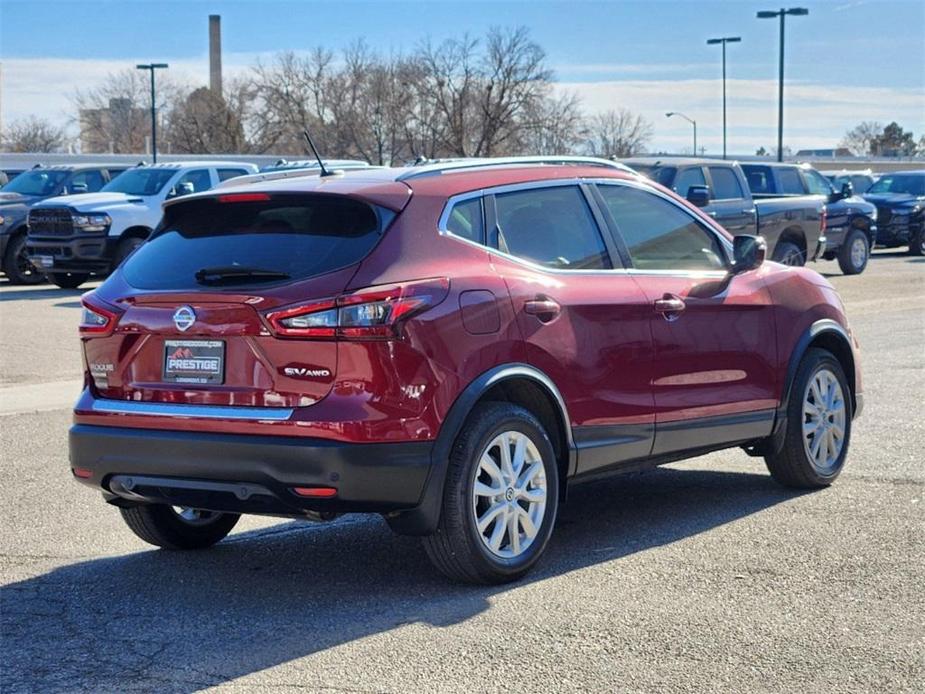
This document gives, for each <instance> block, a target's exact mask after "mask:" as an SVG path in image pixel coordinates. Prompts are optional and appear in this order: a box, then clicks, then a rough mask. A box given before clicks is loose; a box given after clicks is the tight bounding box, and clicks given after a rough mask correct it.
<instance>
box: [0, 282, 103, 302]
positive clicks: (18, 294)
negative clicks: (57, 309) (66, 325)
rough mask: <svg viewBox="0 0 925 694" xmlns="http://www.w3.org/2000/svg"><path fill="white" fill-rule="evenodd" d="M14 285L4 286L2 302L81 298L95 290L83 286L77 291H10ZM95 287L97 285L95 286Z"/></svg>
mask: <svg viewBox="0 0 925 694" xmlns="http://www.w3.org/2000/svg"><path fill="white" fill-rule="evenodd" d="M10 286H12V285H4V286H3V288H2V291H0V301H22V300H23V299H25V300H31V301H37V300H39V299H57V298H60V299H65V298H68V297H72V296H73V297H79V296H80V295H81V294H86V293H87V292H88V291H90V290H91V289H93V286H82V287H78V288H77V289H61V288H59V287H43V288H42V289H8V288H7V287H10ZM94 286H95V285H94Z"/></svg>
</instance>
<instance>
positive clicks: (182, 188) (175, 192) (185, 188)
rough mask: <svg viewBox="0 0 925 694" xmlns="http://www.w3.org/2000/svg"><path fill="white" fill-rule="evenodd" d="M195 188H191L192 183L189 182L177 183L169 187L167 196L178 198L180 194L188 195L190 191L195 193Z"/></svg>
mask: <svg viewBox="0 0 925 694" xmlns="http://www.w3.org/2000/svg"><path fill="white" fill-rule="evenodd" d="M195 192H196V189H195V188H193V184H192V183H190V182H188V181H187V182H186V183H179V184H177V185H175V186H174V187H173V188H171V189H170V192H169V193H168V194H167V197H168V198H178V197H180V196H181V195H189V194H190V193H195Z"/></svg>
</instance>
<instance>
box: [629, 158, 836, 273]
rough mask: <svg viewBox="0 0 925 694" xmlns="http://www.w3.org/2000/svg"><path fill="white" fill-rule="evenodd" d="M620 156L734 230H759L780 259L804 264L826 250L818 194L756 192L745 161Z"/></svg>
mask: <svg viewBox="0 0 925 694" xmlns="http://www.w3.org/2000/svg"><path fill="white" fill-rule="evenodd" d="M622 162H623V163H624V164H626V165H627V166H629V167H631V168H633V169H635V170H636V171H637V172H639V173H641V174H643V175H645V176H647V177H648V178H651V179H652V180H654V181H655V182H656V183H660V184H661V185H663V186H665V187H666V188H671V189H672V190H674V191H675V192H676V193H678V195H680V196H681V197H684V198H687V200H688V202H691V203H692V204H694V205H696V206H697V207H700V208H702V209H703V210H704V212H706V213H707V214H709V215H710V216H711V217H713V218H715V219H716V221H718V222H719V223H720V224H722V225H723V226H724V227H726V230H727V231H728V232H729V233H730V234H733V235H740V234H751V235H757V234H760V235H761V236H763V237H764V238H765V240H766V241H767V243H768V248H769V250H770V252H771V257H772V258H773V259H774V260H776V261H777V262H779V263H783V264H784V265H803V264H805V263H806V261H807V260H816V259H817V258H818V257H819V256H820V255H821V254H822V252H823V251H824V250H825V243H826V241H825V236H824V232H825V223H826V222H825V204H824V202H823V201H822V200H820V199H819V198H818V197H815V196H801V197H793V198H789V197H788V198H777V197H768V198H767V199H765V198H763V197H761V196H753V195H752V194H751V192H750V191H749V187H748V182H747V181H746V180H745V175H744V174H743V173H742V167H741V166H739V164H738V163H736V162H733V161H726V160H723V159H694V158H681V157H670V158H669V157H638V158H634V159H624V160H622Z"/></svg>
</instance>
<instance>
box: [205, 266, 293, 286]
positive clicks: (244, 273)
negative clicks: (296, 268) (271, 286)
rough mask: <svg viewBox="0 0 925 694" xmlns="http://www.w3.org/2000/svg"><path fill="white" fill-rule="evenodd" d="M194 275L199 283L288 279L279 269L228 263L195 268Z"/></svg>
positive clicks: (286, 274) (287, 275)
mask: <svg viewBox="0 0 925 694" xmlns="http://www.w3.org/2000/svg"><path fill="white" fill-rule="evenodd" d="M195 277H196V281H197V282H199V283H200V284H220V283H221V282H228V281H235V280H257V281H270V280H288V279H289V274H288V273H286V272H280V271H279V270H265V269H263V268H259V267H242V266H240V265H230V266H228V267H204V268H202V269H201V270H197V272H196V275H195Z"/></svg>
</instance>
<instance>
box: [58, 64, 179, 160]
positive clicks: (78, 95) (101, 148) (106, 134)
mask: <svg viewBox="0 0 925 694" xmlns="http://www.w3.org/2000/svg"><path fill="white" fill-rule="evenodd" d="M176 89H177V87H176V85H175V84H174V83H173V82H172V81H171V80H170V78H169V77H167V76H163V77H162V76H158V85H157V94H158V101H159V102H162V103H158V109H159V110H160V109H162V107H163V103H172V102H173V101H174V100H175V99H174V94H175V92H176ZM71 101H72V103H73V104H74V106H75V107H76V108H77V110H78V124H79V126H80V140H81V144H82V146H83V148H84V151H88V152H113V153H135V152H144V151H145V149H146V147H145V145H146V142H147V138H148V137H150V135H151V113H150V111H151V92H150V87H149V83H148V80H147V78H146V76H145V75H144V74H143V73H141V72H139V71H138V70H132V69H127V70H123V71H122V72H117V73H112V74H110V75H108V76H107V78H106V79H105V80H104V81H103V82H102V84H100V85H99V86H97V87H94V88H92V89H88V90H77V91H76V92H75V93H74V95H73V97H72V98H71Z"/></svg>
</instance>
